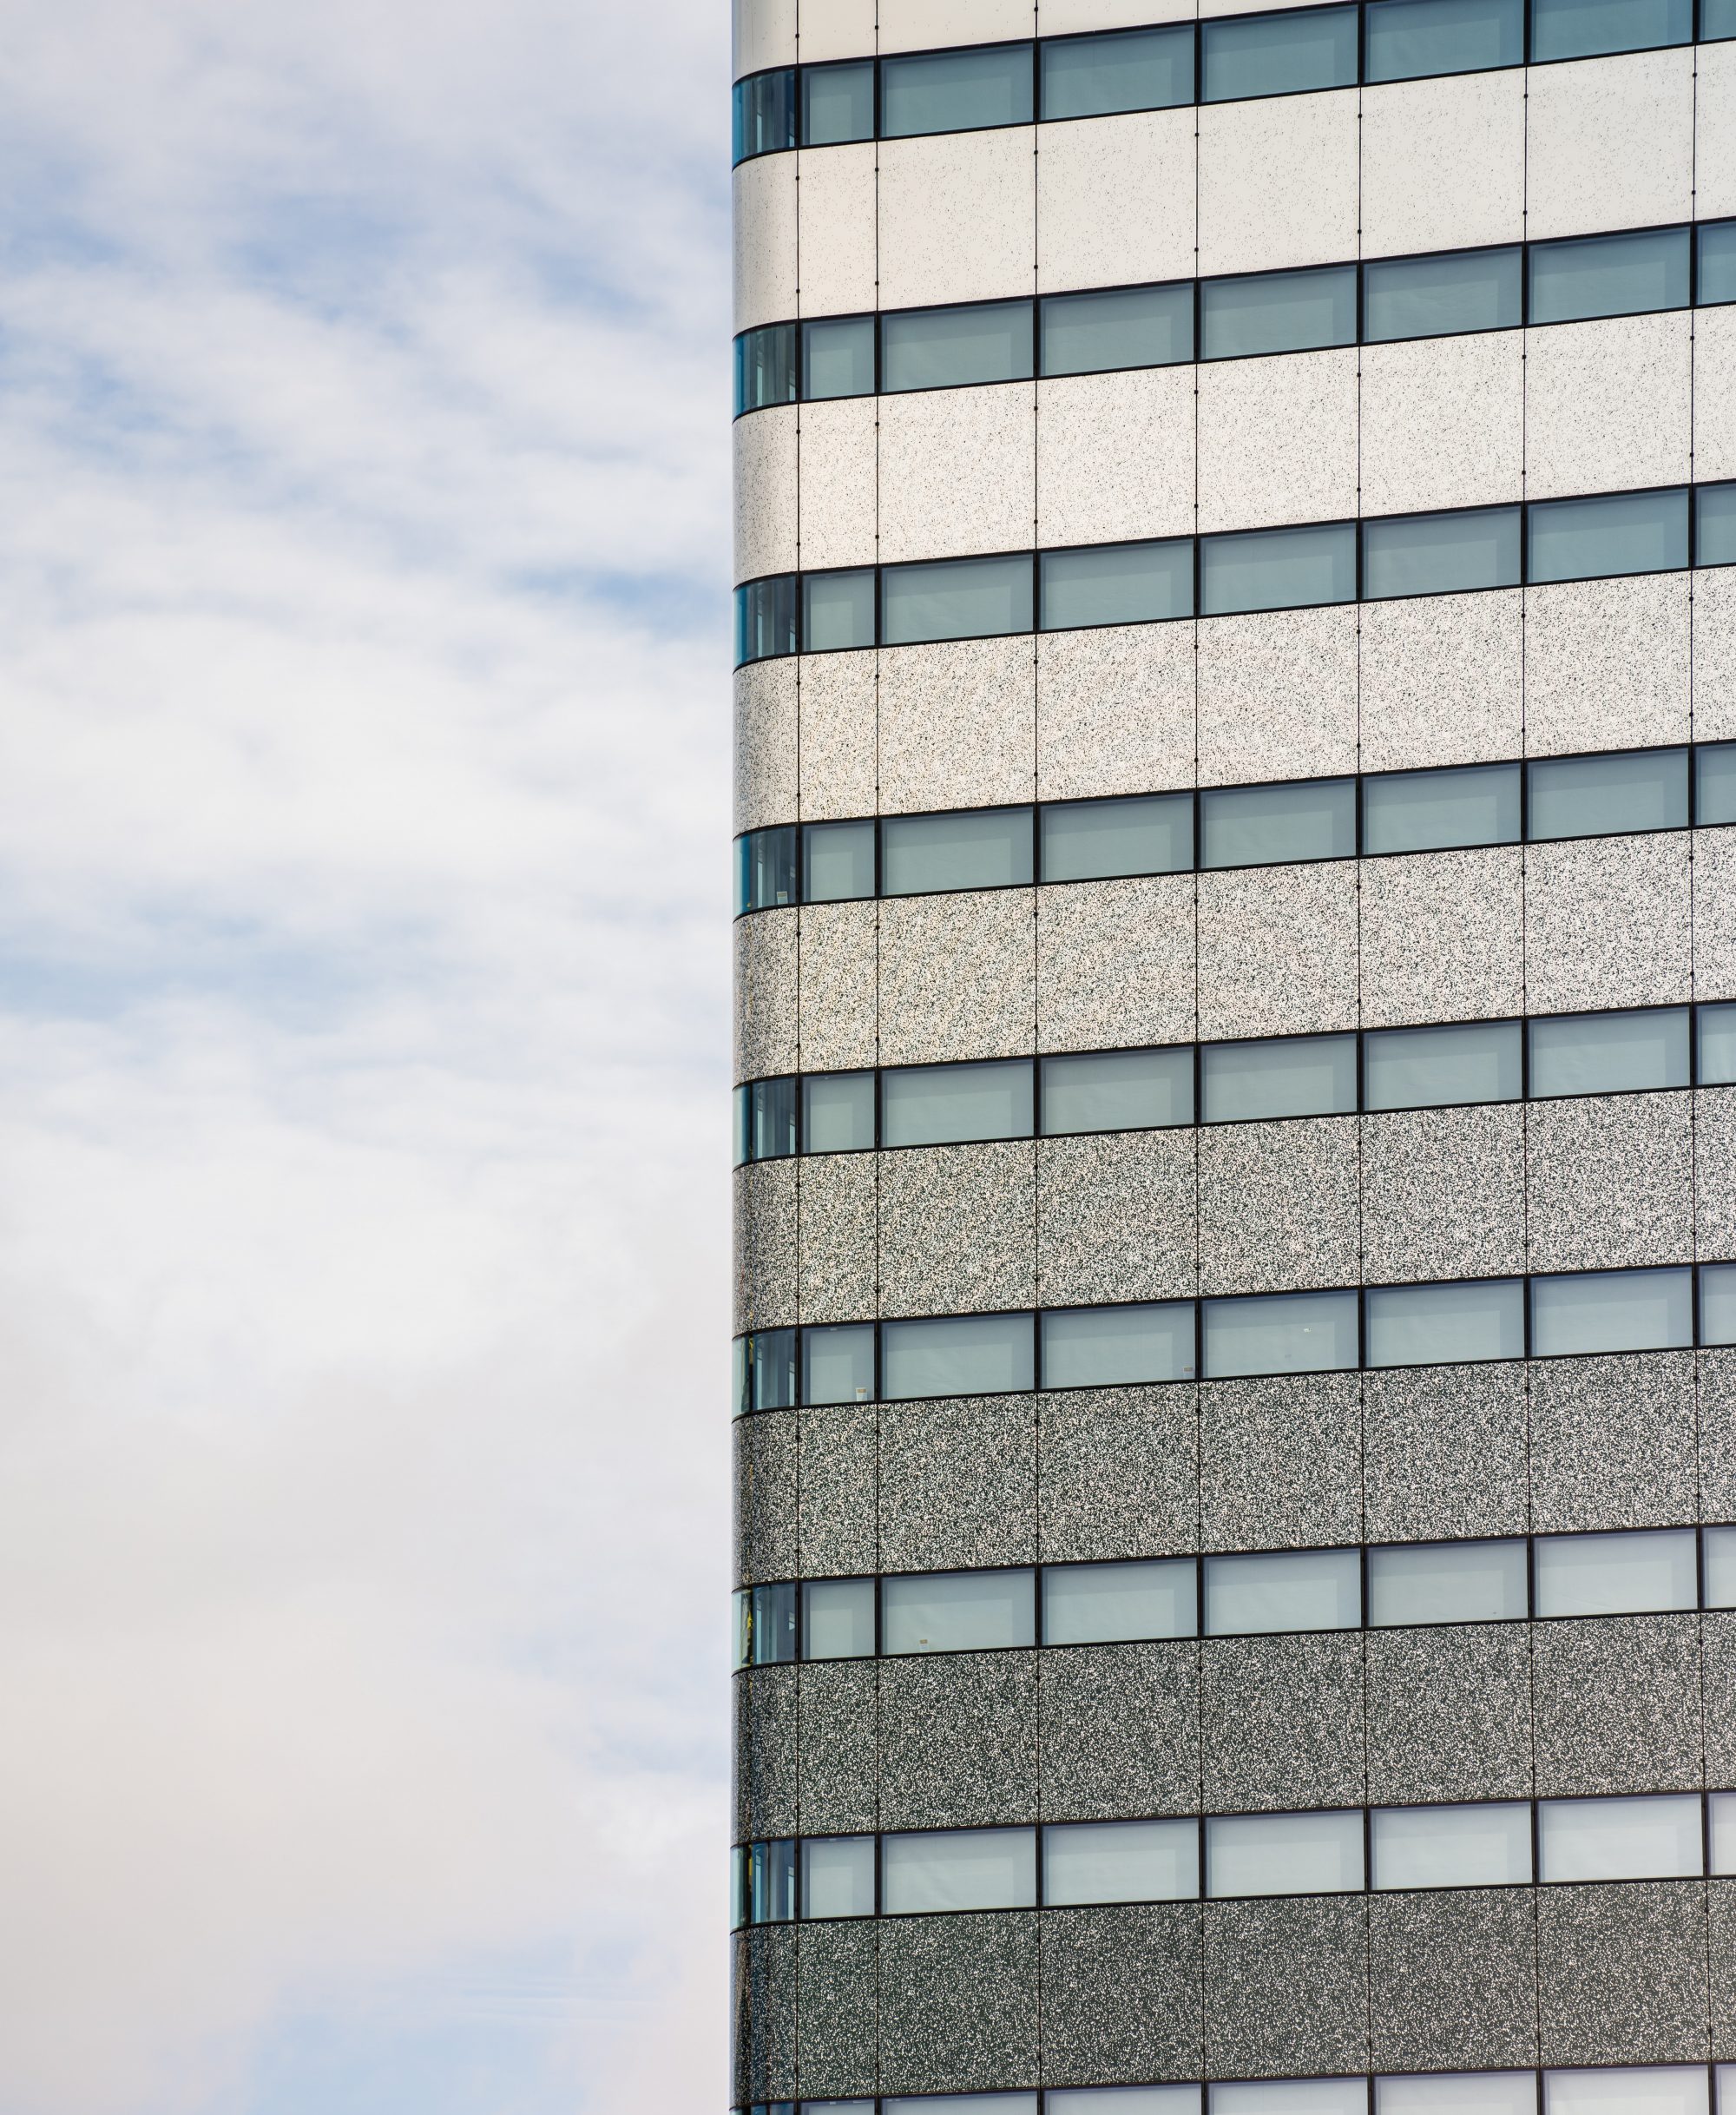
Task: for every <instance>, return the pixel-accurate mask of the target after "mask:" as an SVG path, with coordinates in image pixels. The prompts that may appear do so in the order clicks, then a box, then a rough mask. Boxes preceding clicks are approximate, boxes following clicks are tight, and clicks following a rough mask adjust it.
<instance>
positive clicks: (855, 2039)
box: [796, 1917, 880, 2099]
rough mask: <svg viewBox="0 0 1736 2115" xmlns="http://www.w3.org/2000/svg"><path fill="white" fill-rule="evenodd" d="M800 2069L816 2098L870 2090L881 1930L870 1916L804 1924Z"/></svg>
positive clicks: (798, 2007) (801, 2085) (800, 1955)
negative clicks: (834, 1922)
mask: <svg viewBox="0 0 1736 2115" xmlns="http://www.w3.org/2000/svg"><path fill="white" fill-rule="evenodd" d="M799 1932H800V1937H799V1943H798V1949H797V1971H798V1973H799V1976H800V1978H801V1980H800V1984H799V1988H798V1991H797V2003H796V2070H797V2073H798V2083H799V2090H800V2091H801V2092H804V2093H806V2094H809V2095H811V2096H813V2097H814V2098H819V2097H820V2096H822V2095H823V2096H825V2097H826V2098H828V2099H830V2098H832V2096H834V2095H841V2094H844V2093H871V2092H873V2090H874V2074H875V2069H876V2062H877V2058H878V2034H877V2032H876V2029H877V2013H878V2002H877V2000H878V1991H877V1988H876V1985H877V1981H878V1973H879V1956H880V1934H879V1930H878V1927H877V1926H876V1925H875V1924H874V1922H873V1921H872V1920H871V1919H870V1918H866V1917H864V1918H860V1919H852V1920H851V1921H849V1922H847V1923H842V1924H804V1925H802V1926H801V1927H799Z"/></svg>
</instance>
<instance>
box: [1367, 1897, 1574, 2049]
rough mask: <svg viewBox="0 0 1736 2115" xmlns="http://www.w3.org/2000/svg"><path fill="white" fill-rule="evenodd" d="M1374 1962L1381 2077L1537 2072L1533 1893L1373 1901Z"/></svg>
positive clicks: (1372, 1994) (1372, 1993)
mask: <svg viewBox="0 0 1736 2115" xmlns="http://www.w3.org/2000/svg"><path fill="white" fill-rule="evenodd" d="M1368 1954H1369V2011H1370V2014H1371V2020H1370V2025H1371V2033H1372V2039H1373V2051H1372V2056H1373V2063H1374V2068H1375V2069H1376V2070H1377V2071H1401V2072H1403V2071H1457V2070H1463V2071H1492V2070H1496V2069H1501V2068H1504V2067H1506V2066H1520V2065H1526V2064H1535V2062H1536V2060H1537V1961H1536V1915H1535V1893H1534V1890H1532V1889H1531V1888H1463V1889H1460V1888H1453V1889H1450V1890H1443V1891H1442V1892H1441V1893H1439V1894H1377V1895H1374V1896H1372V1897H1371V1899H1370V1901H1369V1908H1368Z"/></svg>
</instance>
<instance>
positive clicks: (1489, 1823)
mask: <svg viewBox="0 0 1736 2115" xmlns="http://www.w3.org/2000/svg"><path fill="white" fill-rule="evenodd" d="M1369 1849H1370V1854H1371V1856H1372V1858H1373V1861H1374V1870H1373V1873H1372V1875H1371V1881H1370V1884H1371V1886H1373V1887H1375V1888H1500V1887H1511V1886H1513V1885H1515V1884H1516V1883H1519V1882H1522V1881H1528V1880H1529V1879H1530V1877H1531V1807H1530V1802H1529V1801H1527V1800H1509V1801H1503V1802H1502V1803H1501V1804H1500V1805H1498V1806H1494V1805H1491V1806H1475V1807H1377V1808H1376V1809H1374V1811H1373V1812H1372V1813H1371V1815H1370V1816H1369Z"/></svg>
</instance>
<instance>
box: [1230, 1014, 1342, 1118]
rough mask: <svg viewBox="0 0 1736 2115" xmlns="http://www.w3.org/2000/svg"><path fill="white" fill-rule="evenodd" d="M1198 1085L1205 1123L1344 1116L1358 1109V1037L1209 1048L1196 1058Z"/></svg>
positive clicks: (1295, 1038)
mask: <svg viewBox="0 0 1736 2115" xmlns="http://www.w3.org/2000/svg"><path fill="white" fill-rule="evenodd" d="M1200 1094H1201V1097H1202V1100H1203V1102H1204V1104H1205V1106H1204V1110H1203V1114H1204V1117H1205V1120H1206V1122H1207V1123H1247V1122H1249V1121H1251V1120H1253V1119H1255V1118H1258V1117H1324V1116H1338V1115H1344V1114H1346V1113H1348V1112H1349V1111H1350V1110H1353V1109H1355V1107H1356V1105H1357V1104H1356V1038H1355V1037H1354V1036H1286V1037H1284V1038H1279V1039H1276V1040H1274V1041H1272V1042H1270V1043H1208V1044H1207V1045H1206V1047H1205V1049H1204V1050H1202V1051H1200Z"/></svg>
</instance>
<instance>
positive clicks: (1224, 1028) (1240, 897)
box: [1200, 860, 1357, 1042]
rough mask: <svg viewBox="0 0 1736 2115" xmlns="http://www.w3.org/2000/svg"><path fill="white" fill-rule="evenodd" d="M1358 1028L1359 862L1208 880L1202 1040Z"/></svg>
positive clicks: (1203, 901) (1204, 886) (1251, 870)
mask: <svg viewBox="0 0 1736 2115" xmlns="http://www.w3.org/2000/svg"><path fill="white" fill-rule="evenodd" d="M1356 1025H1357V872H1356V864H1355V862H1353V861H1351V860H1326V861H1322V862H1321V863H1319V864H1318V865H1315V866H1251V867H1245V868H1240V869H1236V870H1233V871H1230V872H1226V873H1202V874H1201V875H1200V1035H1201V1036H1203V1037H1204V1038H1206V1039H1207V1041H1208V1042H1215V1041H1217V1040H1219V1039H1220V1038H1225V1037H1232V1036H1290V1035H1300V1034H1303V1033H1305V1032H1306V1031H1309V1030H1311V1029H1325V1028H1354V1027H1355V1026H1356Z"/></svg>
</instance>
